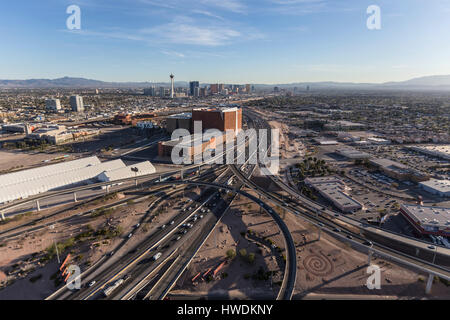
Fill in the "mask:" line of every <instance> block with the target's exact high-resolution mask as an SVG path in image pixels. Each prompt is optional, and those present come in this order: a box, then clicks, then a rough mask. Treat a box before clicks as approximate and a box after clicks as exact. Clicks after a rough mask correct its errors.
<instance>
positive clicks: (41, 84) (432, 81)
mask: <svg viewBox="0 0 450 320" xmlns="http://www.w3.org/2000/svg"><path fill="white" fill-rule="evenodd" d="M168 84H169V83H168V82H165V83H151V82H104V81H99V80H91V79H84V78H71V77H64V78H58V79H53V80H51V79H29V80H0V88H9V89H13V88H28V89H43V88H146V87H149V86H152V85H155V86H167V85H168ZM175 85H176V86H177V87H186V86H188V85H189V83H188V82H187V81H177V82H175ZM254 86H255V88H257V89H264V88H266V89H267V88H273V87H275V86H277V87H280V88H294V87H299V88H302V87H303V88H306V87H307V86H309V87H310V88H311V89H360V90H363V89H368V90H383V89H385V90H395V89H398V90H444V91H447V90H450V75H441V76H427V77H420V78H414V79H411V80H407V81H401V82H386V83H381V84H376V83H352V82H299V83H290V84H271V85H267V84H254Z"/></svg>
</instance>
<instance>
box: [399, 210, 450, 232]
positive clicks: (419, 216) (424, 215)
mask: <svg viewBox="0 0 450 320" xmlns="http://www.w3.org/2000/svg"><path fill="white" fill-rule="evenodd" d="M400 213H401V214H402V215H403V216H404V217H405V219H406V220H407V221H408V222H409V223H410V224H411V225H412V226H413V227H414V229H415V230H416V231H417V232H418V233H419V234H422V235H436V236H443V237H449V236H450V208H442V207H424V206H418V205H407V204H403V205H402V206H401V208H400Z"/></svg>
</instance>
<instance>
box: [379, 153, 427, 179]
mask: <svg viewBox="0 0 450 320" xmlns="http://www.w3.org/2000/svg"><path fill="white" fill-rule="evenodd" d="M370 164H371V165H372V166H374V167H376V168H377V169H378V170H380V171H381V172H383V173H384V174H386V175H387V176H389V177H391V178H393V179H397V180H400V181H414V182H420V181H426V180H428V179H429V178H430V177H429V176H428V175H426V174H423V173H421V172H419V171H417V170H414V169H411V168H409V167H407V166H405V165H403V164H401V163H398V162H395V161H392V160H389V159H378V158H374V159H371V160H370Z"/></svg>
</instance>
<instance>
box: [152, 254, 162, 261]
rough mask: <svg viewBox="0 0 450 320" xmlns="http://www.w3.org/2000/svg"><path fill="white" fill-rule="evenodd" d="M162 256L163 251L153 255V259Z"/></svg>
mask: <svg viewBox="0 0 450 320" xmlns="http://www.w3.org/2000/svg"><path fill="white" fill-rule="evenodd" d="M161 256H162V253H161V252H158V253H157V254H155V255H154V256H153V261H156V260H158V259H159V258H161Z"/></svg>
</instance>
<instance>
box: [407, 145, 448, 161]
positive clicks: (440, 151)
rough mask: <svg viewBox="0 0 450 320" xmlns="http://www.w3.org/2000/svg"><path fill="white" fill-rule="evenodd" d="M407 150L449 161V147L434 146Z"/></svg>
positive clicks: (415, 147)
mask: <svg viewBox="0 0 450 320" xmlns="http://www.w3.org/2000/svg"><path fill="white" fill-rule="evenodd" d="M409 149H411V150H414V151H417V152H420V153H423V154H427V155H430V156H433V157H438V158H441V159H444V160H450V145H448V144H447V145H434V146H414V147H410V148H409Z"/></svg>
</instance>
